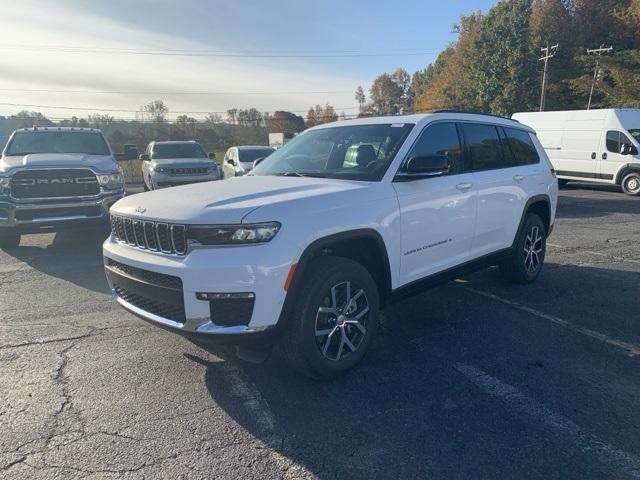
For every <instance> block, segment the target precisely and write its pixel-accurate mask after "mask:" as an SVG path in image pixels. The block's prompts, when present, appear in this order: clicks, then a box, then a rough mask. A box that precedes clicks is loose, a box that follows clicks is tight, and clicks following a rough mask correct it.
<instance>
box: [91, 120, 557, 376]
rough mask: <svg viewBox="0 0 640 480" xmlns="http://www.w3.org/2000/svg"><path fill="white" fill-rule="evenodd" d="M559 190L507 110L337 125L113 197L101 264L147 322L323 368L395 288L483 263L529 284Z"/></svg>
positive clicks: (340, 360)
mask: <svg viewBox="0 0 640 480" xmlns="http://www.w3.org/2000/svg"><path fill="white" fill-rule="evenodd" d="M557 191H558V187H557V180H556V178H555V173H554V171H553V169H552V167H551V164H550V163H549V160H548V158H547V156H546V154H545V152H544V150H543V148H542V146H541V145H540V143H539V142H538V140H537V138H536V136H535V133H534V132H533V130H531V129H530V128H528V127H526V126H524V125H522V124H520V123H518V122H516V121H513V120H508V119H503V118H500V117H493V116H488V115H480V114H469V113H462V112H436V113H433V114H426V115H410V116H402V117H386V118H384V117H381V118H362V119H357V120H350V121H342V122H335V123H330V124H326V125H322V126H319V127H316V128H312V129H310V130H307V131H306V132H305V133H303V134H301V135H299V136H297V137H296V138H295V139H293V140H292V141H291V142H289V143H287V144H286V145H285V146H284V147H282V148H281V149H280V150H277V151H276V152H274V153H273V154H271V155H270V156H269V157H268V158H267V159H265V160H264V161H263V162H262V163H261V164H260V165H258V166H257V167H256V168H255V169H254V170H253V171H252V172H251V174H250V175H247V176H243V177H236V178H231V179H229V180H227V181H224V182H214V183H206V184H198V185H189V186H184V187H177V188H174V189H171V190H168V191H162V192H149V193H143V194H139V195H132V196H129V197H126V198H124V199H123V200H120V201H119V202H118V203H116V205H114V206H113V207H112V208H111V214H112V234H111V236H110V238H108V239H107V240H106V242H105V243H104V264H105V269H106V273H107V278H108V281H109V284H110V286H111V289H112V292H113V295H114V297H115V299H116V300H117V301H118V302H119V303H120V304H121V305H122V306H123V307H124V308H126V309H127V310H129V311H130V312H132V313H134V314H136V315H138V316H140V317H142V318H143V319H145V320H147V321H149V322H151V323H153V324H156V325H158V326H160V327H164V328H166V329H169V330H171V331H174V332H176V333H180V334H183V335H185V336H187V337H191V338H192V339H196V340H197V341H200V342H202V341H205V340H220V341H226V342H228V343H231V344H233V345H237V346H239V350H238V351H239V353H240V354H241V356H245V357H246V356H248V354H249V353H253V354H254V358H256V355H257V352H260V353H262V352H266V351H267V350H268V348H269V347H270V346H272V345H278V346H279V351H280V352H282V353H283V354H284V356H285V357H286V358H287V359H288V360H289V361H290V363H291V364H292V365H293V366H294V367H295V368H297V369H298V370H300V371H302V372H303V373H306V374H307V375H309V376H312V377H315V378H330V377H333V376H335V375H338V374H340V373H343V372H345V371H346V370H348V369H350V368H351V367H353V366H354V365H355V364H357V363H358V362H359V361H360V360H361V359H362V357H363V355H364V353H365V351H366V350H367V347H368V346H369V345H370V343H371V341H372V339H373V337H374V335H375V332H376V326H377V322H378V314H379V311H380V309H381V308H383V307H384V306H386V305H389V304H390V303H391V302H392V301H393V300H394V299H397V298H399V297H401V296H403V295H405V294H407V293H410V292H412V291H414V290H416V289H421V288H425V287H428V286H432V285H434V284H435V283H438V282H442V281H447V280H451V279H454V278H456V276H457V275H460V274H461V273H465V272H469V271H471V270H475V269H480V268H484V267H488V266H491V265H499V267H500V270H501V271H502V273H503V274H504V275H505V277H507V278H508V279H509V280H512V281H515V282H518V283H529V282H532V281H534V280H535V279H536V278H537V277H538V275H539V274H540V270H541V268H542V265H543V262H544V256H545V245H546V239H547V236H548V235H549V233H550V232H551V229H552V227H553V223H554V218H555V211H556V203H557Z"/></svg>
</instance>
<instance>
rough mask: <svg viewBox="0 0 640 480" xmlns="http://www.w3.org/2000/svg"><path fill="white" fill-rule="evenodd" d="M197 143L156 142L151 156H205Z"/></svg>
mask: <svg viewBox="0 0 640 480" xmlns="http://www.w3.org/2000/svg"><path fill="white" fill-rule="evenodd" d="M206 156H207V155H206V154H205V153H204V150H203V149H202V147H201V146H200V144H198V143H156V144H155V145H154V146H153V154H152V155H151V157H152V158H154V159H157V158H206Z"/></svg>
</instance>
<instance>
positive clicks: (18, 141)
mask: <svg viewBox="0 0 640 480" xmlns="http://www.w3.org/2000/svg"><path fill="white" fill-rule="evenodd" d="M29 153H86V154H89V155H111V152H110V151H109V147H108V146H107V142H105V141H104V138H103V137H102V135H101V134H99V133H87V132H55V131H54V132H51V131H49V132H47V131H44V132H43V131H39V132H33V131H31V132H17V133H16V134H15V136H14V137H13V140H11V143H9V146H8V147H7V151H6V155H27V154H29Z"/></svg>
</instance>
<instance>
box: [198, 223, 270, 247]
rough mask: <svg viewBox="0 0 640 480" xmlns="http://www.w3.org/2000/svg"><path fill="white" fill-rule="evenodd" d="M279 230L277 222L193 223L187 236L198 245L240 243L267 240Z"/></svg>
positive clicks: (263, 241) (264, 241)
mask: <svg viewBox="0 0 640 480" xmlns="http://www.w3.org/2000/svg"><path fill="white" fill-rule="evenodd" d="M278 230H280V224H279V223H278V222H268V223H254V224H247V225H195V226H191V227H189V229H188V231H187V238H188V239H189V240H191V241H193V243H196V244H200V245H242V244H255V243H266V242H269V241H270V240H271V239H273V237H275V236H276V233H278Z"/></svg>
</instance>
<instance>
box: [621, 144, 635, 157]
mask: <svg viewBox="0 0 640 480" xmlns="http://www.w3.org/2000/svg"><path fill="white" fill-rule="evenodd" d="M637 153H638V149H637V148H636V147H634V146H633V145H630V144H628V143H623V144H622V145H620V154H621V155H636V154H637Z"/></svg>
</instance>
